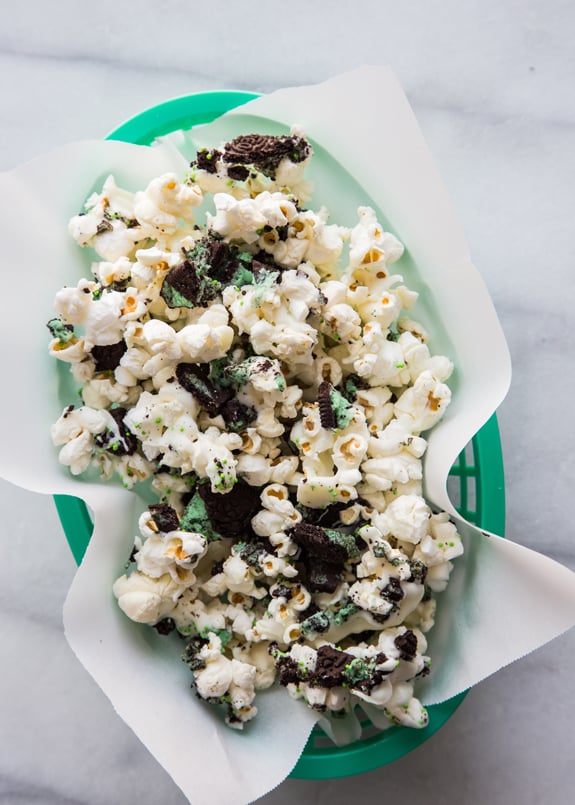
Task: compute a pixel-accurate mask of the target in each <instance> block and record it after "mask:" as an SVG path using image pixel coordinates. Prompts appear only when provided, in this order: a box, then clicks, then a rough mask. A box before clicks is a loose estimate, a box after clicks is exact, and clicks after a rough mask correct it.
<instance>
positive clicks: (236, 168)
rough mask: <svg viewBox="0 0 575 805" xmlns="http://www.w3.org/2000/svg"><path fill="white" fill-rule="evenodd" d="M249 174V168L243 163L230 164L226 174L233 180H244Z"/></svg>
mask: <svg viewBox="0 0 575 805" xmlns="http://www.w3.org/2000/svg"><path fill="white" fill-rule="evenodd" d="M249 175H250V172H249V170H248V169H247V168H246V167H245V166H244V165H230V166H229V168H228V176H229V177H230V179H233V180H234V181H235V182H244V181H245V180H246V179H247V178H248V176H249Z"/></svg>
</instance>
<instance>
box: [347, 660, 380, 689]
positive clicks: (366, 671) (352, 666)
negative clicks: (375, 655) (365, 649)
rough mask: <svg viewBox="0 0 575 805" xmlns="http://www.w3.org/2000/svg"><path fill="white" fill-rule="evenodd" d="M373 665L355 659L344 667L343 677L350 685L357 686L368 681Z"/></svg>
mask: <svg viewBox="0 0 575 805" xmlns="http://www.w3.org/2000/svg"><path fill="white" fill-rule="evenodd" d="M374 665H375V663H373V661H372V662H371V663H369V662H366V661H365V660H363V659H361V657H355V658H354V659H353V660H352V661H351V662H350V663H349V664H348V665H346V666H345V671H344V674H345V677H346V679H347V681H348V682H349V684H350V685H352V687H353V685H357V684H358V683H359V682H363V680H364V679H369V678H370V677H371V675H372V673H373V668H374Z"/></svg>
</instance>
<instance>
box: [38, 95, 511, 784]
mask: <svg viewBox="0 0 575 805" xmlns="http://www.w3.org/2000/svg"><path fill="white" fill-rule="evenodd" d="M257 97H258V96H257V94H255V93H251V92H236V91H227V90H221V91H215V92H199V93H195V94H191V95H185V96H183V97H180V98H174V99H172V100H169V101H166V102H165V103H161V104H159V105H157V106H154V107H152V108H150V109H146V110H145V111H144V112H142V113H141V114H138V115H136V116H135V117H133V118H130V119H129V120H127V121H126V122H125V123H123V124H122V125H120V126H119V127H118V128H116V129H115V130H114V131H112V132H111V133H110V134H109V135H108V137H107V139H109V140H121V141H123V142H129V143H134V144H136V145H149V144H150V143H151V142H152V141H153V140H155V139H156V138H157V137H160V136H162V135H166V134H169V133H170V132H173V131H179V130H183V131H186V130H188V129H191V128H192V127H193V126H196V125H200V124H202V123H209V122H211V121H212V120H214V119H215V118H216V117H219V116H220V115H222V114H224V113H225V112H227V111H229V110H230V109H233V108H235V107H236V106H240V105H241V104H243V103H247V101H250V100H252V99H254V98H257ZM448 485H449V492H450V497H451V500H452V501H453V503H454V505H455V507H456V508H457V510H458V511H459V513H460V514H461V515H462V516H463V517H464V518H465V519H467V520H470V521H471V522H473V523H476V524H477V525H479V526H481V527H482V528H485V529H486V530H488V531H492V532H494V533H496V534H503V532H504V527H505V490H504V475H503V458H502V453H501V442H500V438H499V429H498V426H497V419H496V417H495V415H493V416H492V417H491V419H490V420H489V421H488V422H487V423H486V424H485V425H484V426H483V427H482V428H481V430H480V431H479V432H478V433H477V434H476V435H475V436H474V437H473V439H472V441H471V442H470V444H469V445H468V446H467V447H466V448H465V450H463V451H462V452H461V454H460V455H459V457H458V459H457V461H456V462H455V464H454V465H453V467H452V468H451V471H450V475H449V480H448ZM54 500H55V503H56V508H57V510H58V514H59V517H60V521H61V523H62V527H63V529H64V532H65V534H66V538H67V540H68V543H69V545H70V548H71V550H72V553H73V555H74V558H75V560H76V562H77V563H78V564H79V563H80V562H81V560H82V557H83V556H84V552H85V550H86V548H87V546H88V543H89V541H90V537H91V535H92V521H91V519H90V515H89V512H88V509H87V507H86V505H85V503H84V502H83V501H82V500H80V499H79V498H75V497H69V496H67V495H55V496H54ZM465 695H466V693H461V694H459V695H458V696H455V697H454V698H452V699H449V700H448V701H446V702H442V703H441V704H437V705H432V706H431V707H429V708H428V712H429V724H428V725H427V727H425V728H424V729H421V730H414V729H409V728H407V727H400V726H393V727H390V728H389V729H387V730H385V731H383V732H382V731H380V730H377V729H376V728H375V727H373V725H372V724H371V723H370V722H369V721H364V722H362V727H363V730H362V735H361V738H359V739H358V740H357V741H355V742H354V743H353V744H351V745H349V746H345V747H337V746H335V745H334V744H333V743H332V742H331V740H330V739H329V738H328V737H327V736H326V735H325V733H324V732H323V731H322V730H321V729H320V728H319V727H316V728H315V729H314V730H313V732H312V734H311V736H310V738H309V740H308V742H307V745H306V747H305V749H304V751H303V753H302V755H301V757H300V759H299V761H298V763H297V765H296V767H295V768H294V770H293V771H292V773H291V776H292V777H298V778H301V779H318V780H319V779H328V778H331V779H333V778H337V777H347V776H351V775H354V774H361V773H363V772H366V771H370V770H372V769H376V768H379V767H380V766H384V765H386V764H387V763H391V762H392V761H394V760H397V759H398V758H400V757H403V756H404V755H406V754H407V753H408V752H411V751H412V750H413V749H415V748H416V747H417V746H420V745H421V744H422V743H424V741H426V740H428V739H429V738H430V737H431V736H432V735H433V734H434V733H435V732H437V730H438V729H439V728H440V727H442V726H443V724H445V722H446V721H447V720H448V719H449V718H450V717H451V716H452V715H453V713H454V712H455V710H456V709H457V708H458V707H459V705H460V704H461V702H462V701H463V699H464V698H465Z"/></svg>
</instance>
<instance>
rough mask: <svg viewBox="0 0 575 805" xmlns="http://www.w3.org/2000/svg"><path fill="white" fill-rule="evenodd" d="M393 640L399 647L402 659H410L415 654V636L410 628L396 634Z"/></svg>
mask: <svg viewBox="0 0 575 805" xmlns="http://www.w3.org/2000/svg"><path fill="white" fill-rule="evenodd" d="M393 642H394V643H395V645H396V646H397V648H398V649H399V651H400V657H401V659H402V660H407V661H409V660H412V659H413V658H414V657H415V655H416V654H417V637H416V636H415V634H414V633H413V632H412V631H411V629H408V630H407V631H406V632H404V633H403V634H400V635H398V636H397V637H396V638H395V640H394V641H393Z"/></svg>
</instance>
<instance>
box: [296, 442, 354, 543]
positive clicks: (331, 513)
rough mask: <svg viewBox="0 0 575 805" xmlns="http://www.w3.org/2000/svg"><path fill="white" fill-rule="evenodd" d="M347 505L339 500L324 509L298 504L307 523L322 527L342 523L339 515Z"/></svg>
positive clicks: (331, 526)
mask: <svg viewBox="0 0 575 805" xmlns="http://www.w3.org/2000/svg"><path fill="white" fill-rule="evenodd" d="M296 450H297V447H296ZM348 507H349V503H343V502H341V501H338V502H337V503H330V504H329V506H326V507H325V509H312V508H309V507H307V506H302V505H301V504H298V508H299V509H300V511H301V513H302V517H303V519H304V520H305V521H306V522H307V523H313V524H314V525H320V526H323V527H324V528H333V527H334V526H339V525H342V522H341V519H340V516H339V515H340V512H341V511H342V510H343V509H347V508H348ZM356 540H357V537H356Z"/></svg>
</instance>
